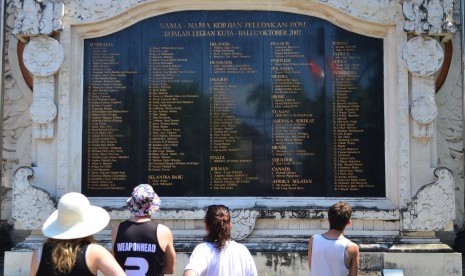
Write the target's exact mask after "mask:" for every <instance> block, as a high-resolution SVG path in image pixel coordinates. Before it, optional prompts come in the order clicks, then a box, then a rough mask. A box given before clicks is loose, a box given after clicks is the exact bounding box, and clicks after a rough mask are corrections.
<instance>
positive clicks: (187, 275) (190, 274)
mask: <svg viewBox="0 0 465 276" xmlns="http://www.w3.org/2000/svg"><path fill="white" fill-rule="evenodd" d="M182 276H199V274H197V272H195V271H194V270H192V269H188V270H184V273H183V274H182Z"/></svg>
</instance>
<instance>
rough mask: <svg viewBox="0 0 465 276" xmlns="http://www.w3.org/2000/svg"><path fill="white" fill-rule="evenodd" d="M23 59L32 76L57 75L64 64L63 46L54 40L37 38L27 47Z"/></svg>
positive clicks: (42, 37)
mask: <svg viewBox="0 0 465 276" xmlns="http://www.w3.org/2000/svg"><path fill="white" fill-rule="evenodd" d="M23 58H24V65H26V67H27V69H28V70H29V71H30V72H31V73H32V74H34V75H35V76H39V77H48V76H51V75H53V74H55V73H56V72H57V71H58V69H60V66H61V64H62V63H63V59H64V51H63V46H61V45H60V43H59V42H58V41H56V40H55V39H53V38H50V37H46V36H41V37H36V38H34V39H32V40H31V41H29V43H28V44H27V45H26V48H25V49H24V54H23Z"/></svg>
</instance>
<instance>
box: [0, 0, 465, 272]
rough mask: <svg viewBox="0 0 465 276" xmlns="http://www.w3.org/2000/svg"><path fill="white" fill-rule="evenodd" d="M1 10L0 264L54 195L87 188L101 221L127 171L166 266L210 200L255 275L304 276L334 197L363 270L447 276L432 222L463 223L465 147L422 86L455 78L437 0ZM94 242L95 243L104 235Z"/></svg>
mask: <svg viewBox="0 0 465 276" xmlns="http://www.w3.org/2000/svg"><path fill="white" fill-rule="evenodd" d="M7 6H8V7H7V9H6V12H7V15H8V17H7V18H8V20H7V22H8V23H9V24H8V26H7V30H6V34H7V35H6V38H7V42H8V44H7V47H8V52H7V54H6V59H7V63H6V72H5V75H4V76H3V77H4V81H5V91H4V94H5V97H6V100H5V103H4V106H5V107H4V109H5V114H4V131H3V140H4V154H3V159H4V160H5V161H4V166H3V167H4V178H3V183H7V185H10V187H11V190H12V195H11V201H12V204H11V218H12V219H13V220H14V221H15V223H14V228H15V229H16V230H30V235H28V236H27V238H26V240H25V241H22V242H19V243H17V244H16V245H15V246H14V247H13V249H12V250H11V251H10V252H7V253H6V256H5V260H6V263H5V275H18V274H17V273H19V271H28V269H29V268H28V265H29V264H28V263H26V262H24V260H25V259H28V258H29V257H28V256H30V254H31V253H32V250H33V249H34V248H35V247H36V246H37V245H39V244H40V243H41V242H42V241H43V239H44V238H43V237H42V235H41V233H40V227H41V225H42V223H43V221H44V219H45V218H46V217H47V216H48V215H49V214H50V213H51V212H52V211H53V210H54V208H55V202H57V199H58V198H60V197H61V196H62V195H63V194H65V193H67V192H71V191H78V192H82V193H83V194H85V195H86V196H88V197H89V198H90V200H91V201H92V203H93V204H95V205H98V206H102V207H104V208H106V209H107V210H108V211H109V212H110V214H111V224H115V223H117V222H119V221H121V220H123V219H126V218H127V217H129V212H128V211H125V210H124V208H123V206H124V203H125V200H126V198H127V197H128V196H129V194H130V192H131V191H132V189H133V188H134V186H136V185H137V184H139V183H149V184H151V185H152V186H153V187H154V189H155V191H156V192H157V193H158V194H159V195H160V196H161V199H162V207H161V209H160V211H159V212H157V213H156V214H154V218H155V219H157V220H160V221H161V222H162V223H164V224H166V225H168V226H169V227H170V228H171V229H172V230H173V235H174V239H175V247H176V250H177V253H178V254H177V256H178V265H177V268H176V272H175V275H180V273H181V272H182V270H183V268H184V265H185V264H186V261H187V258H188V256H189V253H190V252H191V250H192V249H193V247H194V246H195V245H196V244H197V243H198V242H199V241H200V240H201V238H202V236H203V235H204V225H203V217H204V214H205V207H206V206H208V205H210V204H213V203H221V204H225V205H227V206H229V207H230V208H232V210H233V211H232V215H233V235H234V237H233V238H234V239H236V240H240V241H241V243H244V244H245V245H246V246H247V247H248V248H249V250H250V251H251V252H252V254H253V256H254V259H255V262H256V264H257V268H258V270H259V274H260V275H265V273H267V275H307V274H308V265H307V259H306V255H307V241H308V238H309V237H310V235H312V234H315V233H322V232H324V231H325V230H326V229H327V228H328V225H327V220H326V217H327V213H326V210H327V208H328V207H329V206H330V205H332V204H333V203H334V202H337V201H340V200H344V201H347V202H349V203H350V204H351V205H352V207H353V209H354V214H353V221H352V225H351V227H350V228H349V229H347V232H346V234H347V235H348V236H349V237H350V238H351V239H352V240H354V241H356V242H357V243H358V244H360V248H361V252H362V254H361V270H362V271H364V272H379V271H381V270H383V269H389V268H400V269H403V270H404V273H406V275H409V274H410V275H412V274H411V273H414V274H415V275H420V274H421V273H423V272H424V271H428V273H429V274H430V275H460V274H461V255H460V254H459V253H453V250H452V249H451V248H450V247H449V246H448V245H446V244H445V243H442V242H440V239H439V237H438V234H437V232H444V231H453V230H454V220H455V225H456V226H457V225H460V224H461V223H462V224H463V219H460V218H458V219H456V214H457V213H460V212H462V209H463V206H462V207H460V208H458V209H457V208H456V200H458V202H462V201H463V179H461V178H460V175H462V176H463V169H462V168H458V167H457V162H459V163H460V162H461V163H462V167H463V152H462V153H457V151H455V154H456V155H454V154H453V152H454V151H453V149H454V147H457V146H456V144H453V143H452V142H450V141H452V140H453V139H450V136H451V134H450V133H449V136H447V135H445V134H444V131H446V132H447V130H449V131H450V129H452V126H453V125H454V123H451V124H450V125H447V126H446V127H442V126H443V125H441V122H443V121H444V120H445V121H447V120H452V119H451V118H452V117H453V112H455V111H450V112H449V113H447V112H446V113H445V114H444V111H443V110H444V107H442V108H441V106H440V107H439V108H438V105H447V104H445V102H448V100H444V101H441V100H440V99H439V100H438V99H435V95H436V94H435V93H436V89H437V88H436V86H437V85H438V83H439V81H438V80H439V79H440V78H441V76H442V75H444V74H445V75H447V74H448V73H447V72H449V75H448V77H449V78H450V75H453V73H451V72H453V71H451V70H450V69H449V68H451V65H450V64H449V62H450V61H451V60H453V59H452V58H451V57H450V56H447V55H446V53H445V52H446V51H448V50H447V47H446V46H445V45H451V44H452V43H453V42H454V41H455V40H454V39H453V38H454V36H455V33H456V22H454V20H453V15H454V12H457V10H454V5H453V2H452V1H446V0H443V1H439V0H436V1H395V0H392V1H361V0H352V1H342V0H330V1H328V0H311V1H307V0H306V1H304V0H295V1H287V2H282V1H262V0H258V1H253V2H252V1H243V0H226V1H221V4H219V3H218V2H214V1H210V0H201V1H195V2H192V1H184V0H176V1H165V0H161V1H155V0H133V1H111V0H108V1H94V0H88V1H75V0H69V1H60V0H57V1H37V0H30V1H27V0H22V1H10V2H8V4H7ZM455 9H457V8H456V7H455ZM23 47H24V51H22V50H21V49H23ZM447 53H449V54H450V50H449V52H447ZM454 54H455V55H457V53H456V51H455V50H454ZM452 65H454V64H452ZM444 68H446V69H444ZM448 70H449V71H448ZM457 70H459V69H457V68H456V71H457ZM444 72H445V73H444ZM459 72H460V71H459ZM28 80H29V81H28ZM449 82H450V80H449ZM450 87H453V85H451V86H450ZM460 87H461V86H460ZM460 87H459V88H458V90H460ZM454 89H455V88H454ZM454 91H455V90H454ZM454 93H455V94H454ZM440 95H441V94H440ZM449 95H455V96H456V98H458V99H461V97H462V95H461V94H460V95H458V96H457V92H451V93H449ZM436 97H438V96H436ZM452 102H453V103H452V104H455V105H457V103H456V102H457V101H452ZM438 103H440V104H438ZM450 109H451V110H452V109H453V108H450ZM441 112H442V113H441ZM459 116H460V119H458V120H457V119H456V121H461V120H462V118H461V114H460V115H459ZM456 124H457V122H455V125H456ZM460 131H461V129H460ZM441 139H443V140H444V141H442V140H441ZM460 139H461V138H460ZM438 145H440V146H441V145H442V146H444V145H446V147H447V150H446V151H444V150H443V149H442V148H440V146H438ZM447 151H450V153H446V152H447ZM455 157H458V160H459V161H456V163H454V161H451V160H452V159H455ZM457 175H459V176H457ZM457 183H458V184H457ZM456 186H459V187H462V188H459V191H461V192H456V191H455V189H456ZM460 189H461V190H460ZM462 203H463V202H462ZM462 205H463V204H462ZM459 227H461V225H460V226H459ZM97 238H98V239H99V242H101V243H103V244H106V245H107V246H108V247H109V246H110V237H109V228H108V229H105V230H104V231H102V232H100V234H99V235H97ZM420 256H421V260H423V261H422V262H421V263H419V262H418V259H419V257H420ZM19 260H23V261H22V262H21V261H19ZM425 261H426V262H425ZM8 273H10V274H8Z"/></svg>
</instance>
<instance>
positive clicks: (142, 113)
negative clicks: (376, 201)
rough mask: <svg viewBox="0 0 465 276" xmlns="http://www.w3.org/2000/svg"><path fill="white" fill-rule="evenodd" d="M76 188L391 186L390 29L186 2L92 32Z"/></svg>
mask: <svg viewBox="0 0 465 276" xmlns="http://www.w3.org/2000/svg"><path fill="white" fill-rule="evenodd" d="M83 95H84V101H83V115H84V116H83V143H82V145H83V147H82V191H83V193H84V194H86V195H88V196H108V197H115V196H129V194H130V192H131V191H132V189H133V187H134V186H136V185H137V184H139V183H151V184H152V185H153V186H154V188H155V190H156V191H157V192H158V193H159V194H160V195H161V196H196V197H203V196H206V197H209V196H254V197H268V196H279V197H289V196H298V197H322V196H345V197H384V196H385V162H384V150H385V148H384V107H383V105H384V102H383V98H384V79H383V40H382V39H376V38H370V37H366V36H363V35H359V34H355V33H351V32H349V31H347V30H344V29H342V28H339V27H337V26H335V25H333V24H331V23H330V22H327V21H325V20H322V19H319V18H314V17H309V16H304V15H297V14H291V13H284V12H264V11H184V12H176V13H169V14H164V15H160V16H156V17H153V18H149V19H146V20H143V21H141V22H139V23H137V24H135V25H133V26H131V27H129V28H126V29H124V30H122V31H119V32H117V33H114V34H112V35H108V36H105V37H99V38H93V39H86V40H85V41H84V88H83Z"/></svg>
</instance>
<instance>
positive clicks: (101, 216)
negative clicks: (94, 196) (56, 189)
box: [42, 192, 110, 240]
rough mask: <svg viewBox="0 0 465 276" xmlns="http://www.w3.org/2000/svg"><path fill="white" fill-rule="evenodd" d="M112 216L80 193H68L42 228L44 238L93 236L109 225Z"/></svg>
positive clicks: (67, 238)
mask: <svg viewBox="0 0 465 276" xmlns="http://www.w3.org/2000/svg"><path fill="white" fill-rule="evenodd" d="M109 221H110V215H109V214H108V212H107V211H105V209H103V208H101V207H98V206H93V205H90V202H89V200H88V199H87V197H85V196H84V195H83V194H80V193H74V192H72V193H67V194H65V195H64V196H62V197H61V198H60V201H59V202H58V208H57V210H56V211H55V212H53V213H52V214H51V215H50V216H49V217H48V218H47V220H46V221H45V222H44V226H43V227H42V233H43V234H44V236H46V237H49V238H53V239H58V240H70V239H77V238H83V237H87V236H90V235H93V234H95V233H97V232H99V231H100V230H102V229H103V228H105V226H107V225H108V222H109Z"/></svg>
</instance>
